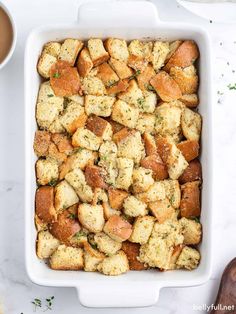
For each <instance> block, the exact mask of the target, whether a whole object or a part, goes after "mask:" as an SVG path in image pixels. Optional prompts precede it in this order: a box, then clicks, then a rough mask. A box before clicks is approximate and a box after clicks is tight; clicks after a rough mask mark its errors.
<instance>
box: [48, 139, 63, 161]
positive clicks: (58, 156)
mask: <svg viewBox="0 0 236 314" xmlns="http://www.w3.org/2000/svg"><path fill="white" fill-rule="evenodd" d="M48 157H49V158H50V159H52V160H54V161H56V162H57V164H58V165H59V166H60V165H61V164H62V163H63V162H64V161H65V160H66V158H67V155H66V154H65V153H61V152H59V150H58V147H57V145H56V144H55V143H51V144H50V146H49V149H48Z"/></svg>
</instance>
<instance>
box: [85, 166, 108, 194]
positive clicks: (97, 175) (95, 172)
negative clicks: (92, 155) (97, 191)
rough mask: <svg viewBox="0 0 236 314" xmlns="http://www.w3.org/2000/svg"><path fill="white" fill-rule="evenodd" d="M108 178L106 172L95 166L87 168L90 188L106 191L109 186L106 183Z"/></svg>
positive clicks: (86, 177) (86, 176) (87, 180)
mask: <svg viewBox="0 0 236 314" xmlns="http://www.w3.org/2000/svg"><path fill="white" fill-rule="evenodd" d="M105 177H106V170H105V169H103V168H101V167H98V166H95V165H88V166H87V167H86V168H85V179H86V182H87V184H88V185H89V186H91V187H93V188H101V189H106V188H107V184H106V182H105Z"/></svg>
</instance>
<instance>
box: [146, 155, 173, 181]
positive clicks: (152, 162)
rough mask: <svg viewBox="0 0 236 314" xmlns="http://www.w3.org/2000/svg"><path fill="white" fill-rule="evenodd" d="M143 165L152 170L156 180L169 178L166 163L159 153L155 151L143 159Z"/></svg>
mask: <svg viewBox="0 0 236 314" xmlns="http://www.w3.org/2000/svg"><path fill="white" fill-rule="evenodd" d="M141 166H142V167H143V168H146V169H150V170H152V174H153V177H154V179H155V180H164V179H166V178H168V171H167V168H166V165H165V164H164V163H163V161H162V160H161V158H160V156H159V155H158V153H154V154H152V155H150V156H147V157H145V158H143V159H142V160H141Z"/></svg>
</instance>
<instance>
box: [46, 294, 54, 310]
mask: <svg viewBox="0 0 236 314" xmlns="http://www.w3.org/2000/svg"><path fill="white" fill-rule="evenodd" d="M53 299H54V296H52V297H51V298H47V299H46V302H47V304H46V309H45V310H44V312H46V311H47V310H52V300H53Z"/></svg>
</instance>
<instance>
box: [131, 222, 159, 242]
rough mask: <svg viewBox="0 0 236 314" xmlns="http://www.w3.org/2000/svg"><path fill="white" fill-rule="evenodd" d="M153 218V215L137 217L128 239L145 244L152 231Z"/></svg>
mask: <svg viewBox="0 0 236 314" xmlns="http://www.w3.org/2000/svg"><path fill="white" fill-rule="evenodd" d="M154 221H155V218H154V217H153V216H143V217H137V218H136V220H135V222H134V224H133V231H132V234H131V236H130V238H129V241H131V242H135V243H140V244H145V243H147V242H148V239H149V237H150V235H151V233H152V228H153V226H154Z"/></svg>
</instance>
